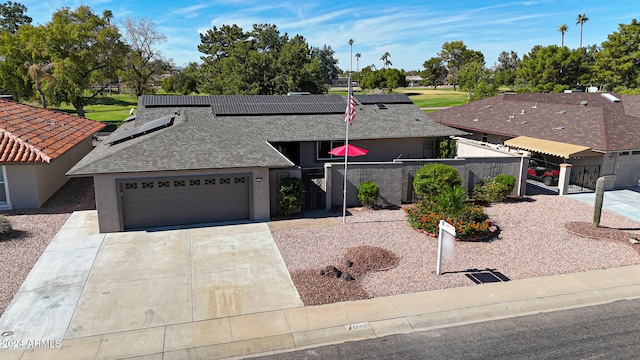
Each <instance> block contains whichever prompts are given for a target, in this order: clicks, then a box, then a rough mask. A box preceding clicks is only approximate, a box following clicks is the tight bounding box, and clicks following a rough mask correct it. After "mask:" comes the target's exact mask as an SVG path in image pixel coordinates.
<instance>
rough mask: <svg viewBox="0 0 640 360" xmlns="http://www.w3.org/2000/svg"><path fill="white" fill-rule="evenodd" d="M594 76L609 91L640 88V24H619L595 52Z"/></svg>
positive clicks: (634, 22) (632, 21) (633, 20)
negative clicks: (617, 88)
mask: <svg viewBox="0 0 640 360" xmlns="http://www.w3.org/2000/svg"><path fill="white" fill-rule="evenodd" d="M594 57H595V65H594V71H593V73H594V74H597V75H598V77H599V80H600V81H602V82H603V83H604V84H606V85H607V87H608V88H609V89H614V88H616V87H623V88H627V89H632V88H637V87H640V66H639V65H640V62H639V61H638V59H640V23H639V22H638V21H637V20H636V19H632V20H631V23H630V24H620V25H619V27H618V31H614V32H613V33H612V34H609V35H608V36H607V40H606V41H604V42H603V43H602V50H601V51H598V52H595V54H594Z"/></svg>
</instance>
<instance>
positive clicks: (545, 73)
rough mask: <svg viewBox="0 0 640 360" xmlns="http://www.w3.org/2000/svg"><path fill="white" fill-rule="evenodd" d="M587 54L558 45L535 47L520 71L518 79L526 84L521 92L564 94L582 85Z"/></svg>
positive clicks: (524, 58)
mask: <svg viewBox="0 0 640 360" xmlns="http://www.w3.org/2000/svg"><path fill="white" fill-rule="evenodd" d="M583 54H584V51H583V50H580V49H578V50H569V49H568V48H566V47H558V46H557V45H549V46H546V47H542V46H540V45H536V46H534V47H533V48H532V49H531V51H530V52H529V53H527V54H526V55H524V56H523V57H522V63H521V65H520V67H519V68H518V71H517V76H518V77H519V78H521V79H522V80H523V81H524V83H525V84H526V87H525V88H523V89H519V91H530V92H560V91H563V90H565V89H570V88H571V87H573V86H576V85H578V84H579V83H580V69H581V67H582V62H583V61H584V59H583Z"/></svg>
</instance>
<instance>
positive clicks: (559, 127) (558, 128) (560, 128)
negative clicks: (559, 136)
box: [553, 126, 564, 130]
mask: <svg viewBox="0 0 640 360" xmlns="http://www.w3.org/2000/svg"><path fill="white" fill-rule="evenodd" d="M553 130H564V126H556V127H554V128H553Z"/></svg>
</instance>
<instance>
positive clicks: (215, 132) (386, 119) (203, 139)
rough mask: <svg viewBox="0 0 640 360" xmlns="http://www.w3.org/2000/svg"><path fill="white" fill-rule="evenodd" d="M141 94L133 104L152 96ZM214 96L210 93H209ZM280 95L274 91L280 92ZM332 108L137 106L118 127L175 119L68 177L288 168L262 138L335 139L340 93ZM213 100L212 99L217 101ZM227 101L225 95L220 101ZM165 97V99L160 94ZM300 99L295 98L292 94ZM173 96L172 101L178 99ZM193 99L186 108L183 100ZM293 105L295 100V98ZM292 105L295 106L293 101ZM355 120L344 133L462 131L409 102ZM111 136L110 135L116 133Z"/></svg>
mask: <svg viewBox="0 0 640 360" xmlns="http://www.w3.org/2000/svg"><path fill="white" fill-rule="evenodd" d="M319 96H320V97H325V98H324V99H318V98H316V97H317V96H316V95H303V96H292V97H291V98H305V99H306V100H305V101H307V103H311V102H312V101H313V100H314V98H316V99H315V100H317V101H319V102H321V103H322V102H324V104H327V103H332V104H335V103H336V102H335V96H331V97H330V99H331V100H332V102H327V99H326V97H327V95H319ZM146 98H148V97H142V98H141V99H140V101H139V104H157V103H158V102H154V101H151V100H150V99H146ZM208 98H216V97H208ZM280 98H281V97H280ZM338 98H339V99H340V106H341V109H340V111H339V112H334V113H313V114H302V115H301V114H297V113H291V114H271V113H269V112H268V109H267V110H266V111H265V112H266V114H262V115H251V114H252V113H251V112H250V111H252V110H246V109H245V110H246V111H247V113H245V114H241V115H239V114H234V115H226V114H214V111H215V109H214V106H215V105H211V106H204V105H203V103H200V102H198V101H199V100H195V101H192V100H189V99H187V100H185V101H184V102H182V103H181V104H183V105H181V106H173V107H172V106H169V105H168V102H162V105H161V106H156V105H149V106H139V107H138V114H136V120H135V122H131V123H127V124H124V125H123V126H121V128H119V129H118V130H117V133H118V132H122V131H126V129H127V128H131V127H133V126H141V125H143V124H145V123H148V122H150V121H153V120H154V119H158V118H161V117H163V116H167V115H171V114H174V113H175V112H179V115H177V116H176V117H175V120H174V124H173V125H172V126H170V127H167V128H163V129H160V130H157V131H155V132H153V133H149V134H146V135H142V136H139V137H136V138H133V139H129V140H126V141H123V142H121V143H117V144H113V145H108V144H107V142H108V141H109V139H107V140H106V141H105V142H103V143H102V144H100V145H99V146H98V147H96V149H94V150H93V151H92V152H91V153H90V154H89V155H87V156H86V157H85V158H84V159H82V160H81V161H80V162H79V163H78V164H77V165H76V166H74V167H73V168H72V169H71V170H70V171H69V173H68V174H69V175H72V176H73V175H75V176H80V175H91V174H96V173H119V172H145V171H167V170H189V169H220V168H242V167H288V166H292V165H294V164H292V163H291V162H290V161H289V160H288V159H286V158H285V157H284V156H283V155H282V154H280V153H279V152H278V151H276V150H275V149H274V148H273V147H272V146H271V145H270V144H269V143H268V142H288V141H295V142H298V141H317V140H340V139H342V138H344V135H345V122H344V109H345V108H346V100H345V99H344V98H342V97H340V96H338ZM217 100H219V99H217ZM225 100H232V99H225ZM274 100H277V99H275V98H274ZM163 101H166V100H163ZM298 101H299V100H298ZM178 102H179V101H178ZM185 102H186V103H190V104H196V105H195V106H185V105H184V103H185ZM294 104H296V103H294ZM298 105H299V103H298V104H296V105H295V106H298ZM356 113H357V116H356V119H355V120H354V122H353V125H352V126H351V127H350V129H349V138H350V139H354V140H355V139H384V138H408V137H446V136H451V135H464V134H465V133H464V132H463V131H460V130H456V129H452V128H449V127H446V126H442V125H440V124H437V123H435V122H434V121H433V120H431V119H430V118H429V116H428V115H426V114H425V113H424V112H422V111H421V110H420V109H418V108H417V107H416V106H415V105H413V104H397V103H393V104H388V105H387V109H378V107H377V106H376V105H375V104H374V105H362V104H358V105H357V106H356ZM117 133H116V134H114V135H112V136H118V135H117Z"/></svg>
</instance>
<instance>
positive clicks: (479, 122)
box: [429, 92, 640, 188]
mask: <svg viewBox="0 0 640 360" xmlns="http://www.w3.org/2000/svg"><path fill="white" fill-rule="evenodd" d="M429 115H430V117H431V118H433V119H434V120H435V121H436V122H438V123H440V124H442V125H447V126H452V127H455V128H457V129H461V130H465V131H468V132H469V133H471V135H470V136H469V137H471V138H473V139H475V140H479V141H482V142H486V143H491V144H499V145H504V146H505V147H508V148H515V149H522V150H527V151H530V152H531V153H532V154H533V156H534V157H535V156H536V155H537V156H543V157H545V158H548V159H549V160H550V162H556V163H569V164H572V165H573V167H572V170H571V171H572V175H571V176H572V181H576V182H581V184H580V185H583V186H585V187H589V188H593V186H594V184H595V180H596V179H597V178H598V177H600V176H605V175H612V176H611V178H614V179H615V184H614V187H616V188H623V187H631V186H639V185H640V183H639V182H640V126H639V125H640V96H637V95H621V94H617V93H584V92H573V93H554V94H540V93H534V94H502V95H497V96H493V97H490V98H487V99H483V100H480V101H476V102H472V103H468V104H464V105H461V106H457V107H453V108H449V109H445V110H440V111H438V112H435V113H431V114H429Z"/></svg>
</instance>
